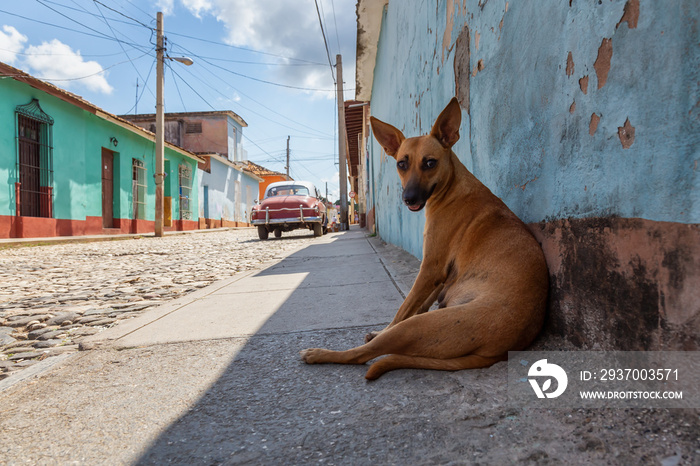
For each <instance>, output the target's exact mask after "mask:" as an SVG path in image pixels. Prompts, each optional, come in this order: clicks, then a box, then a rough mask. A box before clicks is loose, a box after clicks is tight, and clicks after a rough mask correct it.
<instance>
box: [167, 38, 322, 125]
mask: <svg viewBox="0 0 700 466" xmlns="http://www.w3.org/2000/svg"><path fill="white" fill-rule="evenodd" d="M173 45H175V44H173ZM179 47H180V48H181V49H182V50H183V51H185V52H186V53H188V54H189V55H191V56H192V57H194V58H197V59H198V60H202V62H204V63H206V64H208V65H212V66H216V65H213V64H212V63H210V62H209V61H208V60H207V59H206V58H204V57H201V56H198V55H196V54H194V53H193V52H191V51H190V50H188V49H186V48H184V47H182V46H179ZM202 68H203V69H205V70H206V71H207V72H208V73H210V74H211V75H213V76H214V77H215V78H216V79H218V80H220V81H221V82H223V83H225V84H226V85H227V86H229V87H231V88H232V89H233V90H234V91H235V92H237V93H238V94H240V95H242V96H244V97H246V98H247V99H249V100H251V101H253V102H255V103H256V104H258V105H260V106H261V107H263V108H264V109H266V110H267V111H269V112H271V113H274V114H275V115H278V116H281V117H282V118H284V119H285V120H288V121H290V122H292V123H295V124H297V125H299V126H303V127H304V128H307V129H310V130H312V131H313V132H314V133H316V134H322V135H324V136H326V135H325V134H324V133H321V132H319V131H318V130H317V129H315V128H312V127H310V126H307V125H304V124H302V123H299V122H296V121H294V120H292V119H291V118H288V117H286V116H285V115H282V114H281V113H279V112H277V111H275V110H273V109H271V108H269V107H267V106H266V105H264V104H262V103H261V102H259V101H257V100H255V99H253V98H252V97H250V96H249V95H247V94H245V93H244V92H241V91H240V90H238V89H236V88H235V87H233V86H231V83H230V82H229V81H226V80H224V79H223V78H221V77H220V76H219V75H217V74H216V73H214V72H213V71H211V70H209V69H207V68H206V67H202ZM188 72H189V70H188ZM190 74H193V73H190ZM195 77H196V76H195ZM200 80H201V79H200ZM203 82H205V81H203ZM205 84H207V85H208V86H209V87H210V88H211V89H213V90H214V91H215V92H217V93H219V94H221V91H220V90H219V89H216V88H214V87H212V86H211V85H209V84H208V83H206V82H205ZM221 95H223V94H221ZM224 97H226V98H228V96H224ZM236 104H237V105H239V106H240V107H242V108H244V109H246V110H248V111H249V112H251V113H254V114H256V115H258V116H260V117H262V118H265V119H266V120H268V121H270V122H273V123H276V124H278V125H281V126H284V127H285V128H289V129H292V130H294V131H300V132H303V133H306V134H310V135H314V134H313V133H309V132H308V131H304V130H300V129H298V128H294V127H292V126H289V125H286V124H284V123H280V122H278V121H275V120H273V119H270V118H269V117H266V116H264V115H262V114H260V113H258V112H256V111H255V110H252V109H250V108H248V107H246V106H244V105H243V104H241V103H240V102H237V103H236Z"/></svg>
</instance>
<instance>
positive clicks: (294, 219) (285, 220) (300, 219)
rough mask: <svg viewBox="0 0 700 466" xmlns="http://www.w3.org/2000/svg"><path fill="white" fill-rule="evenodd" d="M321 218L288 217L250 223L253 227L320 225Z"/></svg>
mask: <svg viewBox="0 0 700 466" xmlns="http://www.w3.org/2000/svg"><path fill="white" fill-rule="evenodd" d="M322 221H323V218H321V217H290V218H271V219H269V220H266V219H259V220H253V221H252V222H251V223H252V224H253V225H283V224H287V225H290V224H293V223H321V222H322Z"/></svg>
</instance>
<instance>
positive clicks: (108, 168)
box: [102, 149, 114, 228]
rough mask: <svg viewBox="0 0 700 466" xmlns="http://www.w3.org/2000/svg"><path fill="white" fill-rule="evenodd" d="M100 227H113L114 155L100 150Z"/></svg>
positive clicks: (108, 151) (105, 150)
mask: <svg viewBox="0 0 700 466" xmlns="http://www.w3.org/2000/svg"><path fill="white" fill-rule="evenodd" d="M102 227H103V228H113V227H114V154H113V153H112V151H110V150H107V149H102Z"/></svg>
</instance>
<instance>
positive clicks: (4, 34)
mask: <svg viewBox="0 0 700 466" xmlns="http://www.w3.org/2000/svg"><path fill="white" fill-rule="evenodd" d="M317 7H318V8H317ZM158 11H161V12H163V15H164V20H163V23H164V30H165V38H166V49H167V50H166V53H167V55H169V56H171V57H183V56H187V57H190V58H191V59H192V60H193V61H194V64H193V65H192V66H185V65H183V64H181V63H179V62H176V61H170V60H165V63H166V69H165V95H164V102H165V111H166V112H195V111H210V110H232V111H233V112H235V113H236V114H238V115H239V116H240V117H241V118H243V119H244V120H245V121H246V123H247V124H248V127H246V128H244V129H243V138H244V140H243V147H244V149H245V150H246V151H247V152H248V159H249V160H250V161H252V162H255V163H257V164H259V165H262V166H264V167H266V168H269V169H271V170H274V171H278V172H282V173H284V172H285V165H286V145H287V137H288V136H289V137H290V175H291V176H292V177H293V178H294V179H297V180H306V181H311V182H313V183H314V184H315V185H316V186H317V187H318V188H319V190H320V191H321V192H322V193H323V192H324V191H325V189H326V183H327V184H328V194H329V196H328V197H329V199H330V200H333V201H335V200H336V199H338V165H337V161H338V142H337V136H338V135H337V133H338V129H337V128H338V127H337V124H338V122H337V103H336V92H335V74H336V70H335V67H334V65H335V63H336V54H338V53H340V54H342V62H343V71H342V74H343V81H344V86H343V87H344V89H345V90H344V100H351V99H354V96H355V92H354V88H355V37H356V27H357V26H356V16H355V0H22V1H17V0H16V1H7V0H6V1H3V2H0V61H2V62H4V63H7V64H9V65H11V66H14V67H15V68H19V69H21V70H23V71H25V72H27V73H29V74H31V75H32V76H34V77H36V78H39V79H42V80H45V81H49V82H51V83H53V84H55V85H57V86H59V87H61V88H64V89H66V90H69V91H71V92H73V93H75V94H78V95H80V96H82V97H83V98H84V99H86V100H88V101H90V102H92V103H93V104H95V105H97V106H99V107H101V108H103V109H104V110H106V111H107V112H110V113H113V114H116V115H122V114H129V113H155V101H156V98H155V93H156V90H155V89H156V84H155V79H156V78H155V75H156V67H155V65H156V58H155V42H156V34H155V29H156V13H157V12H158ZM319 16H320V18H321V21H319ZM321 23H322V24H323V30H324V31H325V39H326V40H325V41H324V35H323V34H322V32H321ZM332 65H333V66H332ZM137 83H138V84H137Z"/></svg>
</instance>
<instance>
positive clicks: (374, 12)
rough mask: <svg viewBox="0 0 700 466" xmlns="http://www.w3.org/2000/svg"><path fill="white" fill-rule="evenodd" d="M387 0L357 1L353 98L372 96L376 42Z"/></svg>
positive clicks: (361, 98) (363, 99) (367, 99)
mask: <svg viewBox="0 0 700 466" xmlns="http://www.w3.org/2000/svg"><path fill="white" fill-rule="evenodd" d="M388 4H389V0H359V1H358V2H357V52H356V55H355V56H356V59H355V70H356V71H355V100H360V101H369V100H370V99H371V98H372V83H373V81H374V66H375V64H376V61H377V44H378V42H379V33H380V32H381V29H382V17H383V16H384V8H385V7H386V6H387V5H388Z"/></svg>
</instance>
